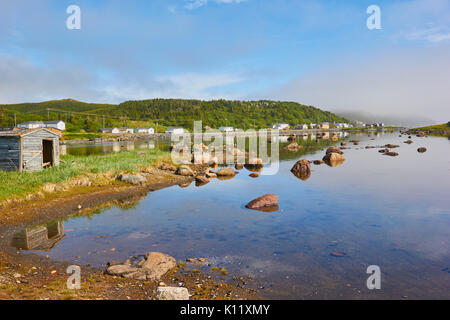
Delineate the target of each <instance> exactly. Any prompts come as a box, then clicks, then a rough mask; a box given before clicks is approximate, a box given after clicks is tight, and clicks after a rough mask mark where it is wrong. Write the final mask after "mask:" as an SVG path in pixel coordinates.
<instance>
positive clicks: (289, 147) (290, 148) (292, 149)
mask: <svg viewBox="0 0 450 320" xmlns="http://www.w3.org/2000/svg"><path fill="white" fill-rule="evenodd" d="M301 148H302V146H301V145H299V144H298V143H297V142H292V143H290V144H289V145H287V146H286V147H284V149H285V150H287V151H290V152H297V151H298V150H300V149H301Z"/></svg>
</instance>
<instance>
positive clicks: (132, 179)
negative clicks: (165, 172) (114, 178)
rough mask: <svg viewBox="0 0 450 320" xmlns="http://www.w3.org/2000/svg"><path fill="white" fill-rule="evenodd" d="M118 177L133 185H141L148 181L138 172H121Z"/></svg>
mask: <svg viewBox="0 0 450 320" xmlns="http://www.w3.org/2000/svg"><path fill="white" fill-rule="evenodd" d="M118 179H119V180H120V181H123V182H127V183H129V184H133V185H140V184H143V183H145V182H146V181H147V180H146V179H145V178H144V177H143V176H141V175H138V174H121V175H120V176H119V177H118Z"/></svg>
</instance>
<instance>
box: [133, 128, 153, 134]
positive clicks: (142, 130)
mask: <svg viewBox="0 0 450 320" xmlns="http://www.w3.org/2000/svg"><path fill="white" fill-rule="evenodd" d="M134 133H142V134H154V133H155V129H153V128H136V129H134Z"/></svg>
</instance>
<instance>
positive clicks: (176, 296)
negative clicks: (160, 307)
mask: <svg viewBox="0 0 450 320" xmlns="http://www.w3.org/2000/svg"><path fill="white" fill-rule="evenodd" d="M156 299H157V300H189V291H188V289H186V288H180V287H165V286H162V287H158V288H157V289H156Z"/></svg>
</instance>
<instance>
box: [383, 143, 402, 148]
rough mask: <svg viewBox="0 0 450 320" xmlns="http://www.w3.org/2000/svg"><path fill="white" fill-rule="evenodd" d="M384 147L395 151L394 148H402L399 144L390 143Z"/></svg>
mask: <svg viewBox="0 0 450 320" xmlns="http://www.w3.org/2000/svg"><path fill="white" fill-rule="evenodd" d="M384 147H385V148H389V149H393V148H398V147H400V146H399V145H397V144H390V143H388V144H386V145H385V146H384Z"/></svg>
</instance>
